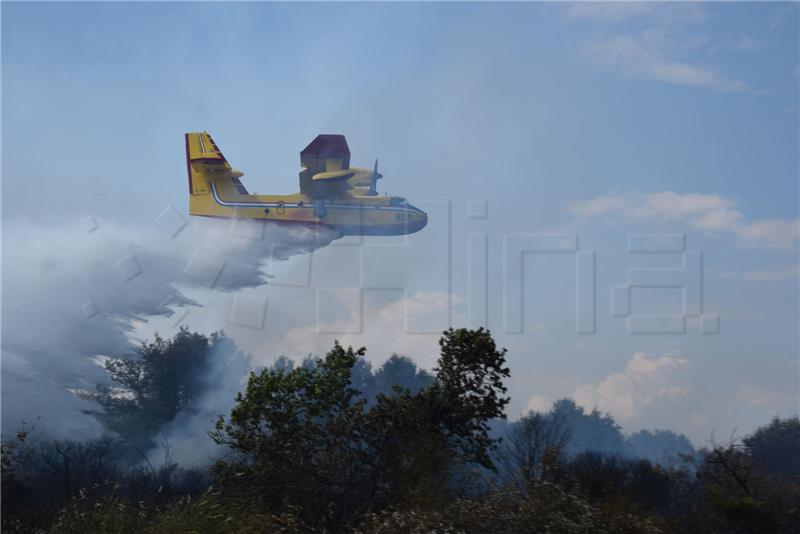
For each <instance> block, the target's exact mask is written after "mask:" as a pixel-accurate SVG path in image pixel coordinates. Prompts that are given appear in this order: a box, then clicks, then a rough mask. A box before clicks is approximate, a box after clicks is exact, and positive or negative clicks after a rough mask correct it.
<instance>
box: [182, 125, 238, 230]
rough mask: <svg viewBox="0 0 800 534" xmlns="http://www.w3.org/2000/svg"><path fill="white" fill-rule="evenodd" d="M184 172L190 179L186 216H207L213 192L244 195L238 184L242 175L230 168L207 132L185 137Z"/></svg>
mask: <svg viewBox="0 0 800 534" xmlns="http://www.w3.org/2000/svg"><path fill="white" fill-rule="evenodd" d="M184 137H185V142H186V172H187V174H188V177H189V214H190V215H208V213H207V211H208V210H207V206H208V205H209V200H210V199H209V197H210V195H211V194H212V188H211V185H212V183H213V184H215V186H216V189H218V190H221V191H230V192H231V193H233V194H236V193H238V194H240V195H247V194H248V193H247V189H245V187H244V186H243V185H242V183H241V182H240V181H239V177H240V176H242V172H241V171H237V170H236V169H234V168H233V167H231V166H230V164H229V163H228V160H227V159H225V156H224V155H223V154H222V151H221V150H220V149H219V147H218V146H217V144H216V143H215V142H214V140H213V139H212V138H211V136H210V135H208V133H207V132H190V133H187V134H186V135H185V136H184Z"/></svg>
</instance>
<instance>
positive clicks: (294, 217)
mask: <svg viewBox="0 0 800 534" xmlns="http://www.w3.org/2000/svg"><path fill="white" fill-rule="evenodd" d="M300 165H301V166H302V167H303V168H302V170H301V171H300V192H299V193H294V194H292V195H251V194H249V193H248V192H247V189H245V187H244V185H242V182H241V181H240V180H239V178H241V177H242V176H243V173H242V172H241V171H239V170H236V169H234V168H233V167H231V166H230V164H229V163H228V161H227V160H226V159H225V156H223V155H222V152H221V151H220V149H219V147H218V146H217V144H216V143H215V142H214V140H213V139H211V136H210V135H208V133H206V132H191V133H187V134H186V167H187V172H188V174H189V214H190V215H200V216H204V217H223V218H233V217H238V218H251V219H261V220H268V221H276V222H287V223H304V224H311V225H326V226H330V227H332V228H334V229H336V230H337V231H338V232H340V233H341V234H342V235H404V234H412V233H414V232H418V231H420V230H422V229H423V228H424V227H425V225H426V224H427V223H428V216H427V214H425V212H424V211H422V210H420V209H419V208H416V207H414V206H412V205H411V204H409V203H408V202H407V201H406V199H404V198H402V197H395V196H381V195H379V194H378V191H377V183H378V180H379V179H380V178H382V177H383V176H382V175H381V174H380V173H378V160H375V167H374V168H373V169H372V170H370V169H360V168H357V167H350V149H349V148H348V146H347V140H346V139H345V138H344V136H343V135H332V134H321V135H318V136H317V137H316V138H315V139H314V140H313V141H311V143H310V144H309V145H308V146H307V147H306V148H305V149H303V151H302V152H300Z"/></svg>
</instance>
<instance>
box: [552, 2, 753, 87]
mask: <svg viewBox="0 0 800 534" xmlns="http://www.w3.org/2000/svg"><path fill="white" fill-rule="evenodd" d="M567 16H568V17H569V18H571V19H573V20H576V21H588V22H592V23H594V24H602V25H610V26H612V27H616V26H617V25H622V24H625V28H626V30H627V31H625V32H621V33H617V34H616V35H613V36H609V37H605V38H601V39H596V40H592V41H590V42H587V43H584V45H583V46H582V52H583V54H584V56H585V57H586V58H587V59H588V60H589V61H591V62H593V63H595V64H597V65H601V66H604V67H607V68H611V69H614V70H616V71H618V72H620V73H622V74H624V75H626V76H631V77H636V78H643V79H647V80H653V81H657V82H663V83H669V84H674V85H685V86H693V87H702V88H707V89H712V90H716V91H748V90H749V88H748V86H747V84H746V83H745V82H743V81H741V80H737V79H735V78H732V77H730V76H728V75H726V74H725V73H723V72H721V71H720V69H719V68H717V67H715V66H713V65H708V64H703V63H701V62H699V61H697V60H696V59H693V56H694V55H696V54H697V52H701V53H702V52H703V51H705V50H706V49H707V48H708V47H709V46H711V45H710V41H711V39H710V37H709V36H708V34H707V32H706V31H704V30H705V27H704V26H703V24H704V23H705V21H706V19H707V17H706V14H705V11H704V10H703V9H702V7H700V6H698V5H696V4H693V3H689V2H678V3H668V2H661V3H660V2H651V3H646V2H584V3H576V4H573V5H571V6H570V7H569V8H568V9H567ZM634 24H635V25H636V27H637V30H636V31H631V29H630V27H631V26H633V25H634ZM740 44H741V45H742V46H746V47H750V48H749V49H752V47H753V46H755V45H756V43H755V41H753V40H752V39H751V40H749V41H746V40H742V42H741V43H740Z"/></svg>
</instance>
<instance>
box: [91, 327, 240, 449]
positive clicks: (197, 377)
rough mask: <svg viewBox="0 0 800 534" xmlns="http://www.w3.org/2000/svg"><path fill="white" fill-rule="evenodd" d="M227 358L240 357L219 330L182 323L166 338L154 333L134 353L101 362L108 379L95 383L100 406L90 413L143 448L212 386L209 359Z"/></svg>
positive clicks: (211, 366) (125, 440) (212, 362)
mask: <svg viewBox="0 0 800 534" xmlns="http://www.w3.org/2000/svg"><path fill="white" fill-rule="evenodd" d="M230 358H234V359H237V360H239V361H243V360H245V356H244V355H243V354H242V353H241V352H239V351H238V349H236V346H235V345H234V344H233V343H231V342H230V341H229V340H228V339H227V338H226V337H225V334H224V333H222V332H216V333H213V334H211V336H208V337H207V336H204V335H202V334H198V333H190V332H189V330H188V329H187V328H185V327H184V328H181V329H180V331H179V332H178V333H177V334H176V335H175V336H174V337H173V338H172V339H164V338H162V337H161V336H159V335H158V334H156V335H155V339H154V340H153V341H152V342H150V343H147V342H143V343H142V344H141V345H140V346H139V347H138V348H137V349H136V355H135V357H133V358H111V359H109V360H108V361H107V362H106V363H105V368H106V370H107V371H108V373H109V376H110V377H111V380H112V381H113V383H114V385H113V386H108V385H100V386H98V387H97V391H96V393H95V394H93V395H92V399H93V400H94V401H95V402H97V403H98V404H99V405H100V407H101V408H102V411H93V412H91V413H92V415H94V416H95V417H97V418H98V419H99V420H100V421H101V422H102V423H103V425H105V426H106V428H108V429H109V430H111V431H113V432H115V433H116V434H117V435H119V436H120V437H121V438H122V440H123V441H124V442H126V443H127V444H129V445H131V446H132V447H137V448H140V449H147V448H149V447H151V446H152V445H153V443H152V440H153V438H154V437H155V436H156V435H157V434H158V433H159V431H160V430H161V429H162V428H163V427H164V426H165V425H166V424H168V423H169V422H171V421H173V420H174V419H175V417H176V416H177V415H178V413H180V412H181V411H182V410H185V409H186V408H187V407H189V406H190V405H191V404H192V403H193V402H194V401H196V400H197V399H198V398H199V397H200V396H201V395H202V394H203V393H205V392H206V391H207V390H209V388H210V387H212V384H210V383H209V379H208V377H209V376H210V375H213V374H214V373H213V372H212V371H214V370H215V369H214V366H215V364H216V362H215V361H214V360H215V359H217V360H222V359H230Z"/></svg>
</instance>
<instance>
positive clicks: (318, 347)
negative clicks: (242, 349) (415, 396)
mask: <svg viewBox="0 0 800 534" xmlns="http://www.w3.org/2000/svg"><path fill="white" fill-rule="evenodd" d="M335 292H336V298H337V299H338V300H339V304H340V306H341V307H340V308H339V309H338V310H337V311H338V313H337V316H342V317H345V319H343V320H330V321H326V320H324V318H320V320H319V321H318V322H317V324H315V325H309V326H302V327H295V328H292V329H290V330H289V331H287V332H286V333H285V335H284V336H283V337H282V339H281V340H279V341H278V342H277V343H276V344H273V346H272V347H271V348H273V349H274V347H275V346H277V347H280V348H281V350H282V351H283V353H284V354H292V355H302V354H309V353H312V354H324V353H325V352H327V351H328V350H330V348H331V347H332V346H333V341H334V340H338V341H339V342H340V343H342V344H343V345H352V346H353V347H362V346H365V347H367V349H369V352H368V356H371V358H378V359H383V358H386V357H387V356H389V354H387V353H383V352H381V351H384V350H391V351H392V352H397V353H400V354H405V355H408V356H411V357H412V358H414V359H415V360H416V361H417V362H418V363H419V364H420V365H421V366H422V367H427V368H430V367H432V366H433V364H434V363H435V361H436V358H437V357H438V345H437V341H438V339H439V337H440V335H441V331H442V330H444V329H445V328H447V327H448V326H449V322H448V318H449V317H450V308H451V306H452V305H456V304H458V303H460V302H462V301H463V298H462V297H460V296H458V295H451V294H449V293H447V292H440V291H416V292H414V293H412V294H410V295H408V296H406V297H402V298H393V299H392V298H387V297H385V296H384V298H381V295H380V294H379V293H376V294H375V295H370V292H369V291H367V292H362V291H361V290H360V289H357V288H355V289H349V288H348V289H338V290H335ZM460 319H461V318H460ZM456 322H458V323H460V322H463V321H460V320H459V321H456ZM421 327H424V328H421ZM376 361H377V360H376Z"/></svg>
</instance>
